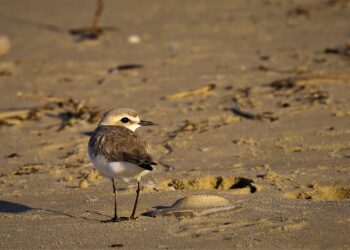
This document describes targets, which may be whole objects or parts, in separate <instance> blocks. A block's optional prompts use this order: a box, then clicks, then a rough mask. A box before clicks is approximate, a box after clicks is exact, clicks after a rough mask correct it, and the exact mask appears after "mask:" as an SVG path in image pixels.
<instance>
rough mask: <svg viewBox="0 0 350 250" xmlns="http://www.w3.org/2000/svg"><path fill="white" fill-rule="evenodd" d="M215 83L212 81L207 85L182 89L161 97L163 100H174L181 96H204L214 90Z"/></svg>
mask: <svg viewBox="0 0 350 250" xmlns="http://www.w3.org/2000/svg"><path fill="white" fill-rule="evenodd" d="M215 87H216V85H215V84H214V83H211V84H208V85H207V86H204V87H201V88H198V89H193V90H189V91H183V92H179V93H175V94H170V95H166V96H164V97H163V98H162V99H164V100H175V99H181V98H186V97H194V96H206V95H208V94H209V92H211V91H212V90H214V89H215Z"/></svg>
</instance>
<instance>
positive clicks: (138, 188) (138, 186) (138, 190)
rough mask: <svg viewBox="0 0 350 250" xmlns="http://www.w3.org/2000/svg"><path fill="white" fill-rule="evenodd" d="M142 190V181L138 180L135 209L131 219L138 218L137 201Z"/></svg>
mask: <svg viewBox="0 0 350 250" xmlns="http://www.w3.org/2000/svg"><path fill="white" fill-rule="evenodd" d="M140 190H141V188H140V181H137V189H136V199H135V204H134V209H133V210H132V214H131V216H130V219H136V217H135V213H136V208H137V202H138V200H139V194H140Z"/></svg>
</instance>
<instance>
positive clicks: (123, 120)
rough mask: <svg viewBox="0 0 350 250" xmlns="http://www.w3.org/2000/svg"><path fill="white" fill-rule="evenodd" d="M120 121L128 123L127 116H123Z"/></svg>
mask: <svg viewBox="0 0 350 250" xmlns="http://www.w3.org/2000/svg"><path fill="white" fill-rule="evenodd" d="M120 121H121V122H122V123H128V122H129V118H127V117H123V118H122V119H121V120H120Z"/></svg>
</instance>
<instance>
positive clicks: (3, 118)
mask: <svg viewBox="0 0 350 250" xmlns="http://www.w3.org/2000/svg"><path fill="white" fill-rule="evenodd" d="M37 112H38V110H37V109H31V108H28V109H18V110H7V111H1V112H0V124H6V125H14V124H17V123H19V122H20V121H24V120H30V119H34V118H35V117H36V114H37Z"/></svg>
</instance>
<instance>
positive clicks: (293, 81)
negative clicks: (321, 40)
mask: <svg viewBox="0 0 350 250" xmlns="http://www.w3.org/2000/svg"><path fill="white" fill-rule="evenodd" d="M334 81H350V75H348V74H339V75H309V76H295V77H288V78H284V79H279V80H276V81H273V82H271V83H268V84H264V86H269V87H272V88H274V89H276V90H282V89H291V88H294V87H295V86H296V85H298V84H302V83H319V82H334Z"/></svg>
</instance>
